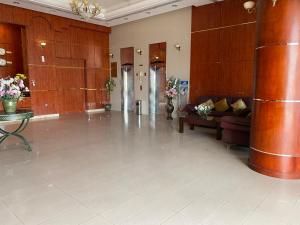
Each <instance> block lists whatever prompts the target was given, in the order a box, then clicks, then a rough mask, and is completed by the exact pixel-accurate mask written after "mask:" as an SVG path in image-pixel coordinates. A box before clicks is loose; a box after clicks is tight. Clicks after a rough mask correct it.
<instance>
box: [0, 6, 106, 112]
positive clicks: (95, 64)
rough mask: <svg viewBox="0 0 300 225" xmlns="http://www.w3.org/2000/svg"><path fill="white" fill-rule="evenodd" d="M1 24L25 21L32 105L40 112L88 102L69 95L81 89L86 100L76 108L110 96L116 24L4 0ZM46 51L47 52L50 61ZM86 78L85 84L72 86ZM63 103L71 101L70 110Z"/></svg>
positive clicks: (97, 105) (100, 102)
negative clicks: (43, 44) (112, 36)
mask: <svg viewBox="0 0 300 225" xmlns="http://www.w3.org/2000/svg"><path fill="white" fill-rule="evenodd" d="M0 23H12V24H18V25H24V26H25V32H26V45H27V58H28V59H27V63H28V64H27V66H28V73H29V79H30V90H31V104H32V108H33V110H34V112H35V114H38V115H41V114H54V113H59V112H60V113H65V112H69V111H73V110H74V109H73V110H71V109H72V107H71V105H72V104H73V105H79V104H83V103H82V98H73V99H68V95H69V94H70V95H72V93H74V90H75V89H76V91H77V92H81V93H82V96H83V98H84V104H85V105H84V106H82V105H81V106H78V107H77V109H76V110H75V111H82V109H94V108H100V107H102V106H103V104H104V103H105V102H106V101H107V99H106V96H107V95H106V93H105V85H104V83H105V81H106V79H107V78H108V76H109V59H108V53H109V37H108V34H109V32H110V28H107V27H103V26H98V25H94V24H88V23H84V22H80V21H75V20H70V19H66V18H62V17H57V16H53V15H49V14H45V13H40V12H35V11H31V10H26V9H21V8H17V7H12V6H8V5H4V4H0ZM42 41H44V42H46V43H47V45H46V47H45V48H44V49H43V48H41V46H40V43H41V42H42ZM41 56H45V59H46V61H45V62H42V60H41ZM78 60H82V61H83V62H78ZM78 71H80V72H78ZM70 74H73V77H72V76H69V75H70ZM61 76H62V77H67V78H68V79H61V78H62V77H61ZM82 76H84V79H83V80H82ZM80 79H81V80H82V81H81V83H80V84H77V85H75V86H72V85H71V83H72V82H73V81H74V80H76V81H78V80H80ZM61 82H65V83H64V84H63V86H64V87H70V88H69V90H66V88H64V89H62V88H61ZM74 88H75V89H74ZM64 93H65V94H64ZM77 99H78V101H77ZM63 104H70V106H68V107H64V108H67V109H68V110H66V111H65V110H64V108H62V107H61V105H63Z"/></svg>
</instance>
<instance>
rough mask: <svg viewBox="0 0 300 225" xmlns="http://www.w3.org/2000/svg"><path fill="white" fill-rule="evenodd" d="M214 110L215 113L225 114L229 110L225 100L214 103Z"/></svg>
mask: <svg viewBox="0 0 300 225" xmlns="http://www.w3.org/2000/svg"><path fill="white" fill-rule="evenodd" d="M215 109H216V111H217V112H225V111H227V110H228V109H229V105H228V103H227V100H226V98H223V99H222V100H220V101H218V102H216V103H215Z"/></svg>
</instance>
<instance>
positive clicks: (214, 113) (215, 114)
mask: <svg viewBox="0 0 300 225" xmlns="http://www.w3.org/2000/svg"><path fill="white" fill-rule="evenodd" d="M207 115H208V116H213V117H223V116H234V113H233V112H232V111H226V112H218V111H211V112H210V113H208V114H207Z"/></svg>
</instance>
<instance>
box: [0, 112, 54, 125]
mask: <svg viewBox="0 0 300 225" xmlns="http://www.w3.org/2000/svg"><path fill="white" fill-rule="evenodd" d="M54 119H59V114H47V115H40V116H34V117H32V118H31V119H30V121H41V120H54ZM20 122H21V121H20V120H16V121H1V122H0V126H1V125H9V124H18V123H20Z"/></svg>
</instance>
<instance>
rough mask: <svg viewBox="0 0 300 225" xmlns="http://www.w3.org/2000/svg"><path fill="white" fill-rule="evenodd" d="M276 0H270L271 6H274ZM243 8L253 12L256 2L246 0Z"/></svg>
mask: <svg viewBox="0 0 300 225" xmlns="http://www.w3.org/2000/svg"><path fill="white" fill-rule="evenodd" d="M277 1H278V0H272V2H273V7H275V6H276V3H277ZM244 8H245V9H246V10H247V11H248V13H250V14H251V13H253V12H254V11H255V9H256V3H255V1H246V2H244Z"/></svg>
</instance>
